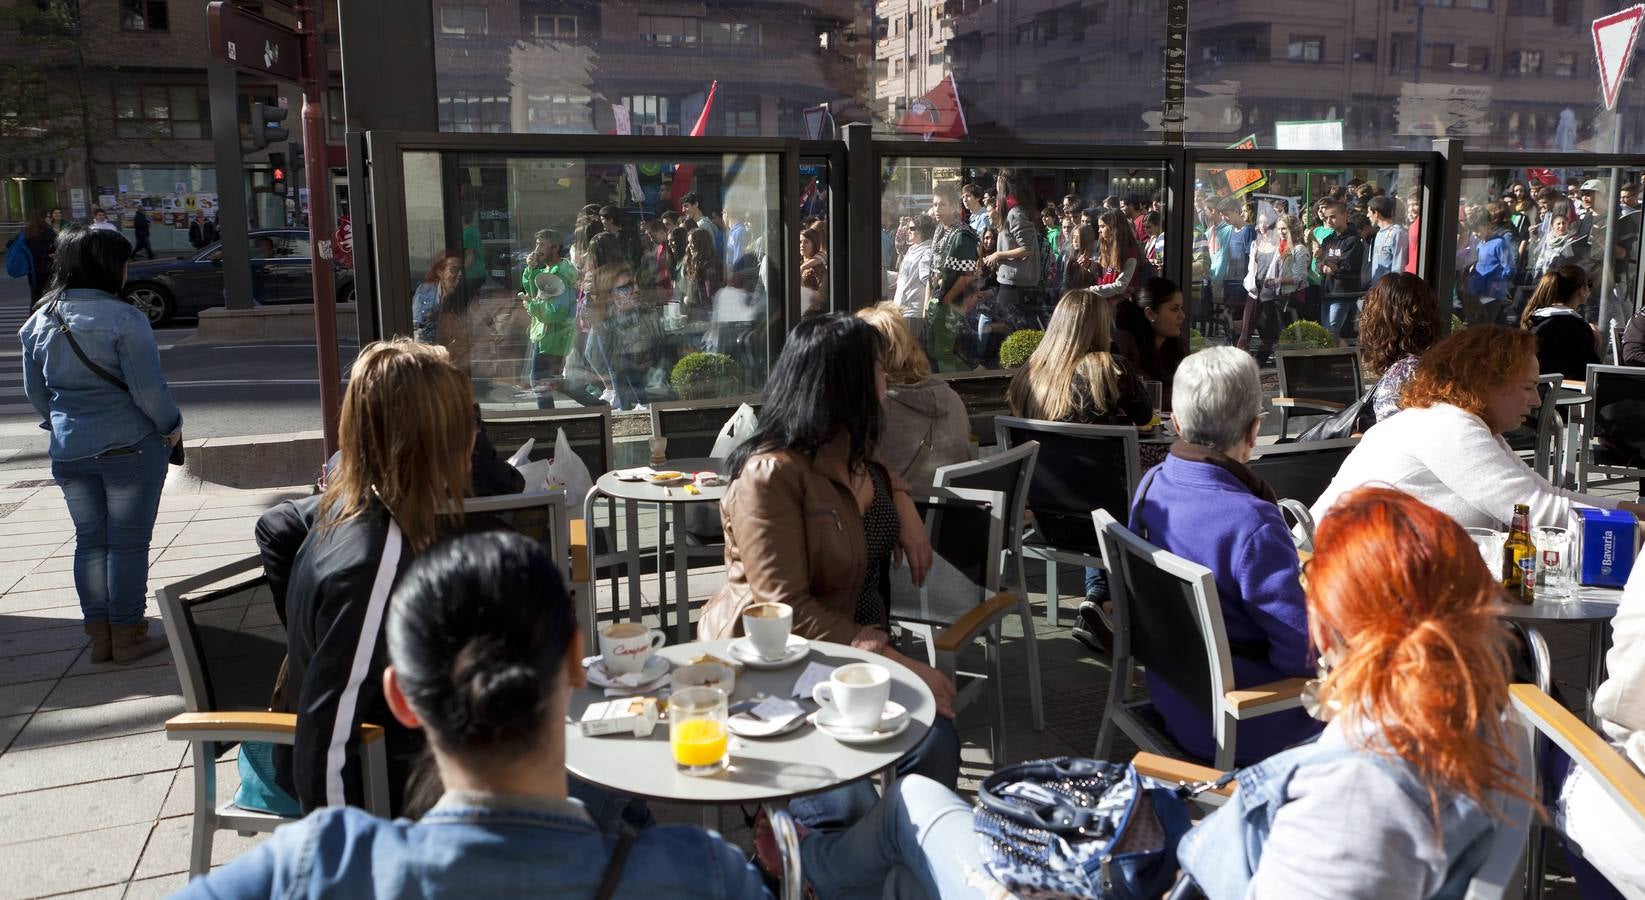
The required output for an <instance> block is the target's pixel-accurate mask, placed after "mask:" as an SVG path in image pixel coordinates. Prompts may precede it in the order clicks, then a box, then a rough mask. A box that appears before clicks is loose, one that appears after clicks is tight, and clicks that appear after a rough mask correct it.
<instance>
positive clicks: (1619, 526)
mask: <svg viewBox="0 0 1645 900" xmlns="http://www.w3.org/2000/svg"><path fill="white" fill-rule="evenodd" d="M1574 514H1575V519H1576V524H1577V527H1576V545H1577V549H1576V553H1577V559H1576V563H1577V583H1579V584H1584V585H1590V586H1594V587H1617V588H1619V587H1622V586H1623V584H1625V583H1627V581H1628V573H1629V572H1631V571H1633V568H1634V557H1635V556H1636V554H1637V550H1638V548H1639V543H1638V539H1637V535H1638V533H1639V524H1638V520H1637V519H1635V518H1634V515H1633V513H1628V512H1623V511H1622V510H1619V509H1577V510H1575V511H1574Z"/></svg>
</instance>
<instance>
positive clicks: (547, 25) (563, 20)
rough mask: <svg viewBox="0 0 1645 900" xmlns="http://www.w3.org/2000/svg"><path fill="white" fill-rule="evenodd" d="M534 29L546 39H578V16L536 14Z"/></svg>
mask: <svg viewBox="0 0 1645 900" xmlns="http://www.w3.org/2000/svg"><path fill="white" fill-rule="evenodd" d="M532 31H533V32H534V33H535V34H536V35H537V37H538V38H539V39H541V40H545V41H574V40H576V39H577V17H576V16H534V17H532Z"/></svg>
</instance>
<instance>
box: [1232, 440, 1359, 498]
mask: <svg viewBox="0 0 1645 900" xmlns="http://www.w3.org/2000/svg"><path fill="white" fill-rule="evenodd" d="M1357 446H1359V438H1337V439H1335V440H1330V441H1309V442H1307V443H1305V444H1265V445H1263V446H1260V447H1258V448H1256V449H1255V450H1253V451H1252V452H1251V460H1250V462H1249V463H1247V464H1246V465H1247V466H1248V467H1249V468H1250V469H1251V471H1252V472H1255V473H1256V474H1257V475H1260V476H1261V477H1262V480H1263V481H1266V482H1268V486H1269V487H1271V488H1273V489H1274V493H1276V494H1278V495H1279V496H1281V497H1286V498H1288V499H1291V500H1296V501H1297V502H1299V503H1302V504H1303V505H1305V506H1309V507H1312V506H1313V505H1314V502H1315V501H1317V500H1318V499H1319V498H1320V495H1321V494H1323V493H1325V489H1326V488H1328V487H1330V486H1331V479H1333V478H1335V477H1337V470H1338V469H1340V468H1342V461H1343V460H1345V459H1347V458H1348V454H1349V453H1352V452H1353V451H1354V448H1355V447H1357Z"/></svg>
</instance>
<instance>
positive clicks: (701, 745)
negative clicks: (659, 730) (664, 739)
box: [668, 687, 729, 775]
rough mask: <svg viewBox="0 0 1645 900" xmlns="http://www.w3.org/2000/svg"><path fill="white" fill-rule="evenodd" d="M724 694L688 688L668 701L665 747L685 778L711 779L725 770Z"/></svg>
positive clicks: (700, 688)
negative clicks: (671, 753) (672, 753)
mask: <svg viewBox="0 0 1645 900" xmlns="http://www.w3.org/2000/svg"><path fill="white" fill-rule="evenodd" d="M725 718H726V697H725V691H722V690H720V689H719V688H717V687H690V688H686V689H684V690H679V691H675V692H674V694H673V696H671V697H669V698H668V745H669V748H670V749H671V750H673V752H674V765H675V766H677V767H678V768H679V770H680V772H681V773H683V774H686V775H713V774H715V773H716V772H719V771H720V770H722V769H724V768H725V765H726V745H727V744H728V743H729V739H728V737H727V732H726V727H725Z"/></svg>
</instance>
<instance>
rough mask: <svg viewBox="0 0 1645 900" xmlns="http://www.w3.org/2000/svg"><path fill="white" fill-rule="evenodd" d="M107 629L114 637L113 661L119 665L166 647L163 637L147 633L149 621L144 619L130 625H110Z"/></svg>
mask: <svg viewBox="0 0 1645 900" xmlns="http://www.w3.org/2000/svg"><path fill="white" fill-rule="evenodd" d="M109 631H110V632H111V633H112V635H113V638H114V661H115V662H116V663H118V664H120V665H124V664H126V663H130V662H136V661H137V660H139V659H142V658H143V657H145V656H153V655H154V654H156V653H159V652H160V651H161V650H164V649H166V641H165V639H164V638H156V637H154V636H153V635H150V634H149V623H148V622H146V621H145V622H137V623H135V624H132V625H110V626H109Z"/></svg>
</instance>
